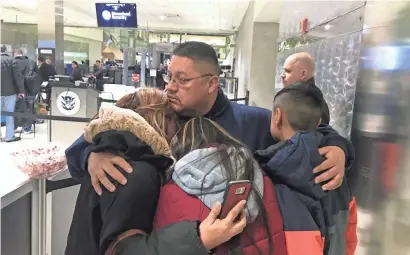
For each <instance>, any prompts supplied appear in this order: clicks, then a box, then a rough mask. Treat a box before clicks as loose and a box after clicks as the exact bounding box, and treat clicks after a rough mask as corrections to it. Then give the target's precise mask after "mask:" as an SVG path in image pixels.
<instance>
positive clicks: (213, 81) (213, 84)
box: [208, 76, 219, 94]
mask: <svg viewBox="0 0 410 255" xmlns="http://www.w3.org/2000/svg"><path fill="white" fill-rule="evenodd" d="M208 86H209V87H208V93H209V94H212V93H213V92H215V90H218V86H219V78H218V77H217V76H212V77H211V78H210V79H209V83H208Z"/></svg>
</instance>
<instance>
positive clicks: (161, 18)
mask: <svg viewBox="0 0 410 255" xmlns="http://www.w3.org/2000/svg"><path fill="white" fill-rule="evenodd" d="M166 18H167V17H165V16H164V15H161V16H159V19H160V20H165V19H166Z"/></svg>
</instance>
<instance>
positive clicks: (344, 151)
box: [66, 42, 354, 193]
mask: <svg viewBox="0 0 410 255" xmlns="http://www.w3.org/2000/svg"><path fill="white" fill-rule="evenodd" d="M218 77H219V64H218V58H217V54H216V52H215V49H214V48H213V47H212V46H211V45H208V44H206V43H202V42H185V43H182V44H179V45H178V47H176V48H175V49H174V51H173V56H172V59H171V62H170V64H169V66H168V74H167V76H166V79H165V81H166V82H167V83H168V85H167V94H168V99H169V101H170V105H171V107H172V108H173V110H174V111H175V112H176V113H177V115H178V118H179V121H180V122H181V123H184V122H186V121H188V120H189V119H190V118H192V117H195V116H203V117H207V118H209V119H211V120H213V121H215V122H216V123H218V124H219V125H220V126H222V127H223V128H224V129H225V130H227V131H228V132H229V133H230V134H231V135H232V136H233V137H234V138H236V139H238V140H239V141H241V142H243V143H244V144H245V145H246V146H247V147H248V148H249V149H250V150H251V151H256V150H261V149H266V148H268V147H269V146H271V145H273V144H275V143H276V141H275V140H274V139H273V138H272V136H271V134H270V129H269V124H270V122H271V115H272V112H271V111H269V110H266V109H262V108H258V107H252V106H248V105H242V104H237V103H232V102H230V101H229V100H228V98H227V97H226V96H225V95H224V93H223V91H222V89H219V88H218V85H219V82H218ZM318 131H319V132H321V133H322V134H323V135H324V136H325V137H326V147H324V148H321V149H322V150H321V153H322V154H323V155H324V156H325V157H326V158H327V160H325V161H324V162H323V163H322V164H321V165H320V166H319V167H317V170H318V171H320V172H322V171H324V172H323V173H321V174H319V175H318V176H317V177H316V179H317V181H318V182H319V183H322V182H324V181H329V182H327V183H325V184H324V185H323V186H322V187H323V189H325V190H332V189H335V188H337V187H338V186H340V185H341V183H342V182H343V176H344V173H345V168H349V167H351V165H352V163H353V160H354V150H353V146H352V144H351V143H350V141H348V140H347V139H345V138H344V137H342V136H340V135H339V134H338V133H337V132H336V131H335V130H333V129H332V128H331V127H330V126H328V125H325V126H324V127H322V128H321V129H318ZM87 147H88V143H87V142H86V141H85V140H84V136H80V137H79V138H78V139H77V141H75V142H74V144H73V145H71V146H70V147H69V148H68V149H67V150H66V157H67V163H68V168H69V170H70V173H71V175H72V176H73V177H74V178H81V177H82V176H84V175H85V174H86V173H87V171H89V172H90V174H91V176H93V185H94V187H95V190H96V192H97V193H101V186H100V183H102V184H103V186H105V187H106V188H107V189H108V190H110V191H114V190H115V189H116V188H115V186H114V185H113V184H112V183H111V181H110V180H109V179H108V176H107V174H108V175H109V176H112V177H113V179H115V180H117V181H118V182H119V183H122V184H126V178H125V176H124V175H123V174H122V173H120V172H119V171H118V170H117V169H116V167H115V165H118V166H120V167H121V168H122V169H125V170H126V171H127V172H128V171H130V166H129V164H128V163H127V162H126V161H125V160H124V159H123V158H121V157H120V156H118V155H113V154H105V153H104V154H99V153H91V154H90V152H89V151H88V150H87ZM325 170H326V171H325Z"/></svg>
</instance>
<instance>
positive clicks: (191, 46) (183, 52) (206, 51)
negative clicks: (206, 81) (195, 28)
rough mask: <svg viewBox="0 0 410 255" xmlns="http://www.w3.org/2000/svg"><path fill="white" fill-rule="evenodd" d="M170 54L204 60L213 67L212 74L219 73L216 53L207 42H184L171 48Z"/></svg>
mask: <svg viewBox="0 0 410 255" xmlns="http://www.w3.org/2000/svg"><path fill="white" fill-rule="evenodd" d="M172 55H174V56H178V57H186V58H190V59H192V60H194V61H203V62H206V63H208V64H211V65H213V67H214V68H215V69H214V73H213V74H215V75H219V74H220V70H219V63H218V55H217V54H216V51H215V49H214V48H213V47H212V46H211V45H209V44H206V43H203V42H195V41H190V42H184V43H181V44H180V45H178V46H177V47H176V48H175V49H174V50H173V52H172Z"/></svg>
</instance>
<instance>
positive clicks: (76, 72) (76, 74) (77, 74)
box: [71, 61, 83, 81]
mask: <svg viewBox="0 0 410 255" xmlns="http://www.w3.org/2000/svg"><path fill="white" fill-rule="evenodd" d="M71 66H72V67H73V73H72V74H71V80H72V81H82V80H83V74H82V71H81V69H80V68H78V63H77V62H76V61H73V62H71Z"/></svg>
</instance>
